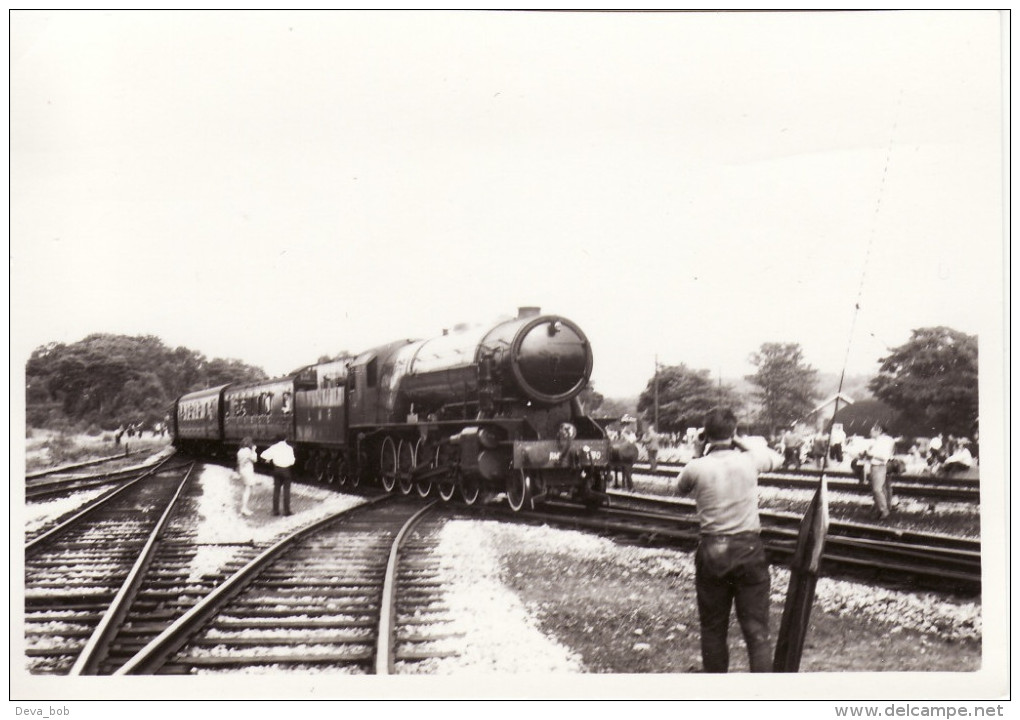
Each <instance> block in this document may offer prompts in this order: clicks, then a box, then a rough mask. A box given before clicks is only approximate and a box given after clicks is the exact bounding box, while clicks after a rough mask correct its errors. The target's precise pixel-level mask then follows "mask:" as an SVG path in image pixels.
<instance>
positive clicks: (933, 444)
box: [928, 433, 945, 473]
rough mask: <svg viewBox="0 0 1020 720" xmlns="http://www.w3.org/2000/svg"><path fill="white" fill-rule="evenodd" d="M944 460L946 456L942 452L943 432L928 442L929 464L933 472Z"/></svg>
mask: <svg viewBox="0 0 1020 720" xmlns="http://www.w3.org/2000/svg"><path fill="white" fill-rule="evenodd" d="M943 460H945V456H944V455H943V454H942V433H939V434H938V435H936V436H935V437H933V438H932V439H931V440H930V441H929V442H928V466H929V467H930V468H931V471H932V472H933V473H934V472H935V471H936V470H937V469H938V466H939V464H941V462H942V461H943Z"/></svg>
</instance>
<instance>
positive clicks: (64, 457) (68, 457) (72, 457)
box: [43, 431, 89, 465]
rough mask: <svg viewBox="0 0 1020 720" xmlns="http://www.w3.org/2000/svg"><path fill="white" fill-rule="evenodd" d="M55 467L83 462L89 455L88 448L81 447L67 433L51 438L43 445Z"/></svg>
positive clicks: (59, 433)
mask: <svg viewBox="0 0 1020 720" xmlns="http://www.w3.org/2000/svg"><path fill="white" fill-rule="evenodd" d="M43 447H45V448H46V451H47V453H48V454H49V456H50V463H51V464H53V465H65V464H68V463H73V462H76V461H78V460H81V459H82V458H83V457H85V456H86V455H88V454H89V450H88V448H83V447H79V446H78V443H76V442H75V441H74V438H73V437H71V435H70V434H68V433H67V432H64V431H61V432H58V433H57V434H55V435H54V436H53V437H51V438H50V439H49V440H47V441H46V443H45V444H44V445H43Z"/></svg>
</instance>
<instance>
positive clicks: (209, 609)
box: [113, 495, 397, 675]
mask: <svg viewBox="0 0 1020 720" xmlns="http://www.w3.org/2000/svg"><path fill="white" fill-rule="evenodd" d="M396 497H397V496H394V495H380V496H378V497H375V498H371V499H369V500H367V501H366V502H364V503H362V504H361V505H356V506H354V507H350V508H347V509H345V510H341V511H339V512H336V513H333V514H332V515H328V516H326V517H325V518H323V519H321V520H317V521H316V522H314V523H312V524H311V525H308V526H306V527H303V528H301V529H299V530H297V531H296V532H294V533H291V534H290V535H288V536H287V537H285V538H283V539H281V540H279V541H278V542H277V543H275V544H274V545H272V546H271V547H269V548H268V549H266V550H265V551H263V552H262V553H261V554H260V555H258V556H257V557H255V558H254V559H252V560H251V561H249V562H248V564H247V565H245V566H244V567H242V568H241V569H240V570H238V571H237V572H235V573H234V574H233V575H231V576H230V577H229V578H227V579H226V580H225V581H223V582H222V583H221V584H220V585H218V586H217V587H216V588H215V589H213V590H212V592H210V593H209V594H208V595H206V596H205V597H204V598H202V600H200V601H199V602H198V603H196V604H195V605H193V606H192V607H191V609H190V610H188V611H187V612H186V613H184V614H183V615H181V617H179V618H177V620H175V621H174V622H173V623H172V624H171V625H170V626H169V627H168V628H166V629H165V630H164V631H163V632H161V633H160V634H159V635H157V636H156V637H155V638H153V639H152V640H151V641H149V643H148V644H147V645H146V646H145V647H143V648H142V649H141V650H139V651H138V652H137V653H135V654H134V656H132V657H131V658H130V659H129V660H128V661H127V662H125V663H124V664H123V665H121V666H120V667H119V668H117V670H115V671H114V672H113V675H138V674H143V673H153V672H155V671H156V670H158V669H159V668H160V667H161V666H162V665H163V664H164V663H165V662H166V661H167V660H168V659H169V658H170V656H171V655H173V654H174V653H175V652H177V651H178V650H180V649H181V647H183V646H184V645H185V643H187V642H188V640H189V639H190V638H191V636H192V635H193V634H194V633H196V632H197V631H198V630H200V629H201V628H202V627H203V626H204V625H205V623H207V622H208V621H209V620H210V619H212V618H213V617H215V616H216V614H217V613H219V612H220V610H221V608H222V607H223V606H224V605H225V604H226V603H227V602H229V601H230V600H231V599H232V598H233V597H235V596H236V595H237V594H238V593H240V592H241V591H242V590H244V588H245V587H246V586H247V585H248V584H249V583H250V582H251V581H252V580H254V579H255V577H256V575H257V574H258V573H259V571H261V570H262V569H263V568H265V567H266V566H267V565H268V564H269V563H271V562H272V561H273V560H275V559H276V558H277V557H278V556H279V555H280V554H282V553H283V552H284V551H286V550H287V549H288V548H289V547H291V546H292V545H294V544H295V543H297V542H299V541H300V540H303V539H304V538H306V537H308V536H309V535H313V534H315V533H316V532H318V531H319V530H321V529H322V528H324V527H326V526H327V525H329V524H330V523H333V522H335V521H337V520H340V519H341V518H343V517H344V516H346V515H348V514H349V513H352V512H354V511H356V510H360V509H364V508H367V507H371V506H373V505H377V504H380V503H384V502H393V501H395V500H396Z"/></svg>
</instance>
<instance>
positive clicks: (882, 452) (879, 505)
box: [865, 423, 895, 520]
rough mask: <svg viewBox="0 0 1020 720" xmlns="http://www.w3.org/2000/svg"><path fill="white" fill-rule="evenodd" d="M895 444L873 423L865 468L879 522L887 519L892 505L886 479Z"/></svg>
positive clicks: (878, 425)
mask: <svg viewBox="0 0 1020 720" xmlns="http://www.w3.org/2000/svg"><path fill="white" fill-rule="evenodd" d="M894 445H895V443H894V442H893V439H892V438H891V437H889V436H888V435H886V434H885V431H884V429H883V428H882V425H881V424H879V423H875V424H874V426H872V428H871V445H870V446H869V447H868V449H867V450H866V451H865V457H866V458H867V459H866V461H865V467H866V468H867V477H868V480H869V481H870V482H871V494H872V495H873V496H874V498H875V512H877V513H878V517H879V519H880V520H885V519H886V518H887V517H889V513H890V509H891V508H892V503H893V493H892V482H891V481H890V480H889V478H888V474H887V470H888V464H889V460H890V459H891V458H892V456H893V449H894Z"/></svg>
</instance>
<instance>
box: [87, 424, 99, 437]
mask: <svg viewBox="0 0 1020 720" xmlns="http://www.w3.org/2000/svg"><path fill="white" fill-rule="evenodd" d="M102 433H103V430H102V428H100V427H99V426H98V425H96V424H95V423H92V424H91V425H89V426H88V428H86V430H85V434H86V435H88V436H89V437H99V436H100V435H102Z"/></svg>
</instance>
